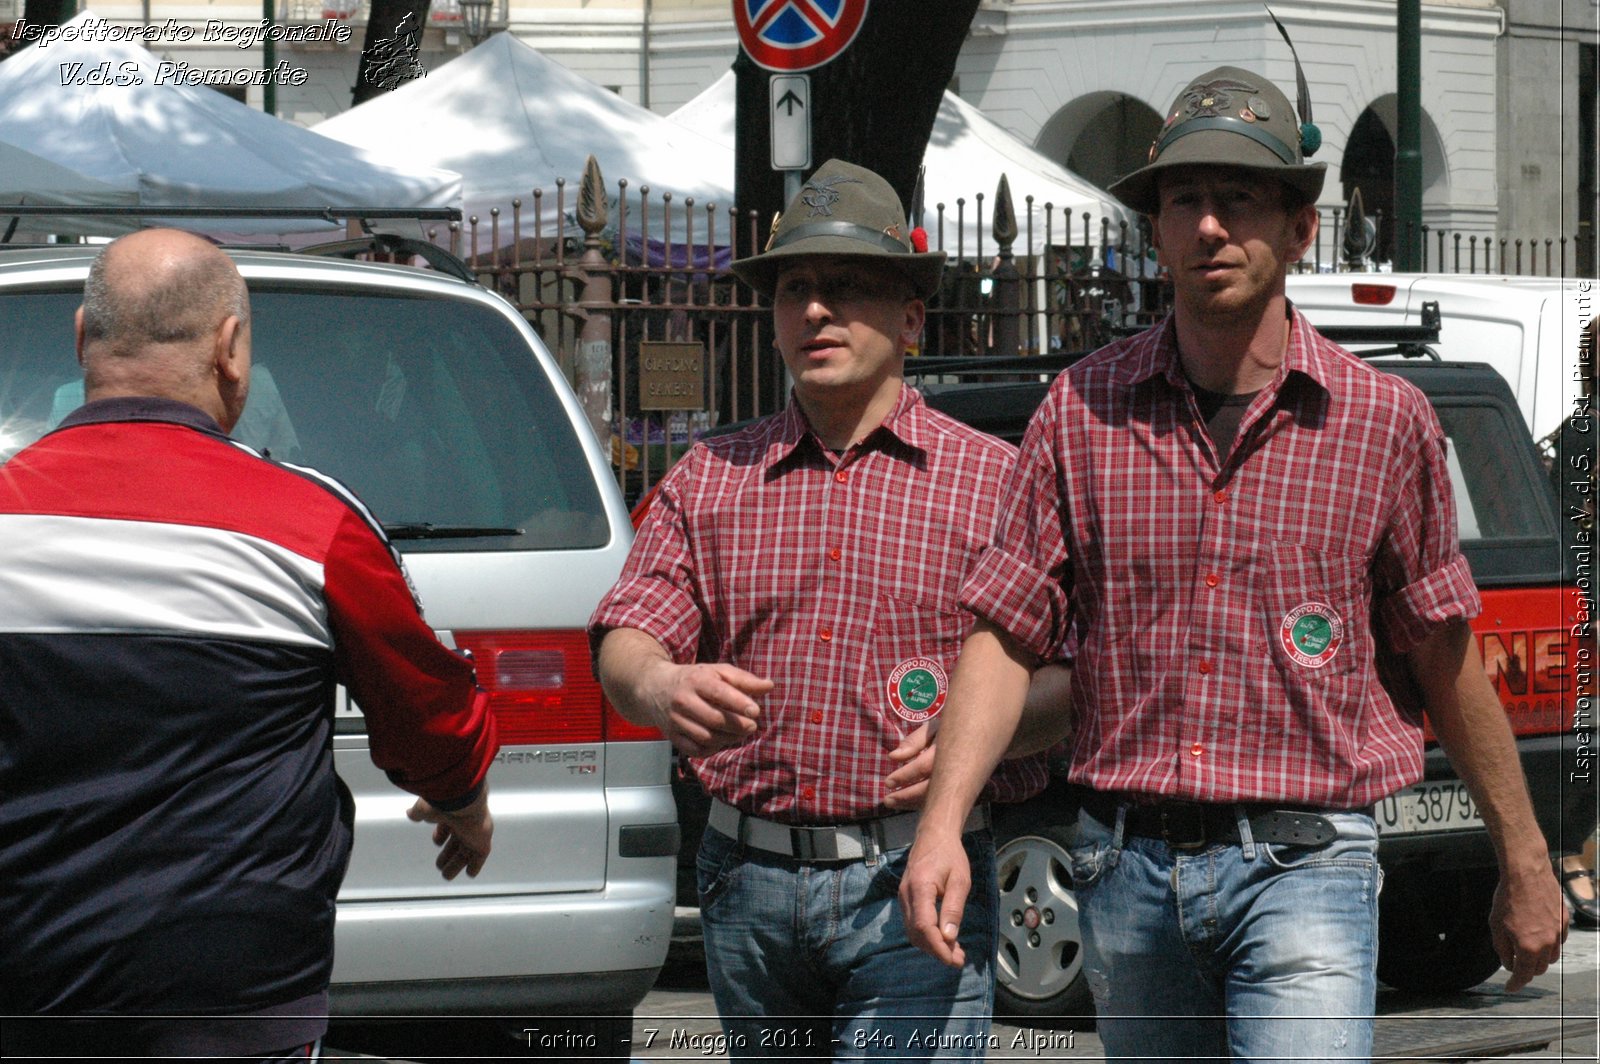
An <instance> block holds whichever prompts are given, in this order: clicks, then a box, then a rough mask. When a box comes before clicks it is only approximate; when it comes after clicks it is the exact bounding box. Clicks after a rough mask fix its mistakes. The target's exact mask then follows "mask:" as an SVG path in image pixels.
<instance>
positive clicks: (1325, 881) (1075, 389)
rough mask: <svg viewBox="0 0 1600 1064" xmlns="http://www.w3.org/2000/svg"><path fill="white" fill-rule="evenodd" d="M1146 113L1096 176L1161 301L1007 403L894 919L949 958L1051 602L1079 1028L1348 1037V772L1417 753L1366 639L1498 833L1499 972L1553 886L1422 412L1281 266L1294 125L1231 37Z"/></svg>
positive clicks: (1359, 939) (1365, 988)
mask: <svg viewBox="0 0 1600 1064" xmlns="http://www.w3.org/2000/svg"><path fill="white" fill-rule="evenodd" d="M1170 115H1171V117H1169V118H1168V120H1167V123H1166V125H1165V126H1164V127H1163V128H1162V131H1161V133H1160V134H1159V135H1158V137H1157V139H1156V142H1155V144H1154V145H1153V146H1152V148H1151V154H1150V163H1149V165H1147V166H1145V167H1144V168H1143V169H1140V170H1138V171H1136V172H1134V173H1133V174H1130V175H1128V176H1127V177H1125V178H1123V179H1122V180H1121V181H1119V182H1118V183H1117V184H1115V185H1113V186H1112V189H1111V190H1112V192H1113V193H1114V194H1116V195H1117V196H1118V197H1120V198H1121V199H1122V200H1123V201H1124V202H1125V203H1127V204H1129V205H1130V206H1131V207H1133V208H1134V209H1136V210H1139V211H1141V212H1143V213H1145V214H1148V215H1149V216H1150V219H1151V224H1152V227H1153V230H1154V234H1155V242H1156V245H1157V247H1158V248H1159V251H1160V256H1161V261H1162V264H1163V265H1164V266H1165V267H1166V268H1167V269H1168V270H1169V271H1170V273H1171V276H1172V283H1173V294H1174V310H1173V313H1172V314H1171V316H1170V317H1169V318H1168V319H1167V321H1165V322H1164V323H1163V324H1161V325H1160V326H1158V327H1156V328H1154V329H1152V330H1150V331H1148V332H1145V333H1143V334H1141V335H1139V336H1136V337H1133V338H1131V339H1128V340H1125V341H1121V342H1118V343H1115V344H1112V345H1110V346H1109V347H1107V348H1105V349H1102V350H1101V351H1098V352H1096V353H1095V354H1093V355H1091V356H1090V357H1088V358H1086V359H1085V360H1083V361H1082V362H1080V363H1078V364H1077V365H1075V366H1074V367H1072V368H1071V369H1069V370H1068V371H1067V372H1065V373H1063V374H1062V375H1061V376H1060V377H1059V378H1058V379H1057V380H1056V382H1055V384H1054V385H1053V386H1052V388H1051V390H1050V393H1049V396H1048V398H1047V399H1046V400H1045V402H1044V403H1043V405H1042V406H1041V407H1040V409H1039V411H1038V413H1037V414H1036V415H1035V417H1034V420H1033V422H1032V423H1031V425H1030V426H1029V429H1028V433H1027V436H1026V437H1025V439H1024V440H1023V444H1022V449H1021V455H1020V457H1019V459H1018V465H1017V468H1016V470H1015V471H1014V472H1013V474H1012V477H1011V480H1010V482H1009V484H1008V486H1007V489H1006V491H1005V492H1004V493H1003V495H1002V497H1003V498H1005V499H1006V500H1007V505H1008V509H1007V512H1006V513H1005V514H1003V515H1002V516H1001V519H1000V528H999V531H998V533H997V535H996V541H995V545H994V546H993V547H992V548H991V549H989V550H987V551H986V552H985V553H984V554H983V556H982V557H981V558H980V559H979V561H978V564H977V566H976V569H975V571H974V573H973V575H972V576H971V577H970V578H969V579H968V581H967V583H966V585H965V587H964V588H963V590H962V594H961V600H962V604H963V605H964V606H966V607H967V608H969V609H971V610H972V611H973V612H974V613H975V614H977V616H978V617H979V622H978V624H977V626H976V627H975V629H974V632H973V634H972V635H971V636H970V637H969V638H968V640H967V641H966V644H965V645H964V647H963V649H962V654H961V660H960V665H959V667H958V668H957V670H956V673H955V676H954V679H953V681H952V689H951V695H950V708H949V709H948V710H947V711H946V715H947V717H948V720H947V721H946V723H945V725H944V730H943V732H942V733H941V740H940V752H939V757H938V760H937V763H936V766H935V771H934V776H933V782H932V785H931V789H930V793H929V796H928V804H927V808H926V810H925V812H924V815H923V819H922V822H921V826H920V827H919V830H918V837H917V841H916V845H915V847H914V849H913V853H912V859H911V861H910V863H909V867H908V870H907V874H906V877H905V880H904V882H903V885H902V887H901V897H902V900H903V904H904V906H905V908H906V911H907V922H908V923H909V924H911V925H912V937H913V939H914V940H915V941H916V942H917V943H918V944H919V945H920V946H922V947H923V948H924V949H926V950H928V951H929V952H930V953H931V954H932V955H934V956H938V957H941V958H943V959H946V960H953V955H954V949H953V943H954V941H955V938H954V936H955V934H956V931H957V929H958V928H959V927H960V926H961V924H962V923H963V909H962V907H963V903H964V900H965V897H966V894H967V885H966V875H967V872H966V868H965V866H964V865H961V864H960V863H959V862H958V860H957V858H958V856H959V853H958V851H957V850H956V848H955V846H954V841H953V840H954V837H955V831H956V826H957V825H959V824H960V823H961V822H962V819H963V818H964V817H965V815H966V808H967V806H968V804H969V803H970V801H971V800H972V798H973V797H974V796H975V795H976V794H977V791H978V788H979V786H980V784H981V783H982V780H983V779H984V778H985V777H986V776H987V774H988V771H989V769H990V768H991V767H992V766H993V764H994V763H995V759H996V758H997V757H998V756H999V754H1000V752H1001V750H1002V749H1003V747H1004V746H1005V744H1006V742H1007V736H1009V734H1010V730H1011V726H1012V725H1013V724H1014V722H1015V721H1016V720H1017V717H1018V712H1019V710H1020V707H1021V704H1022V692H1023V690H1025V687H1026V684H1027V677H1028V669H1027V667H1026V664H1025V662H1026V661H1027V659H1028V657H1029V656H1030V655H1032V656H1035V657H1037V656H1040V655H1042V654H1044V653H1047V652H1048V650H1049V649H1050V648H1051V647H1052V646H1053V645H1055V641H1057V640H1059V638H1060V637H1061V636H1062V634H1063V633H1064V631H1065V630H1066V628H1067V627H1068V626H1069V625H1071V624H1073V623H1074V621H1075V622H1076V623H1077V624H1078V625H1079V626H1080V630H1081V632H1082V643H1081V648H1080V650H1079V653H1078V655H1077V659H1076V670H1075V673H1074V676H1073V684H1072V692H1071V705H1072V707H1073V708H1074V711H1075V714H1074V715H1075V720H1074V723H1073V740H1072V747H1071V754H1070V768H1069V774H1070V778H1071V779H1072V781H1073V782H1074V783H1075V784H1078V785H1080V787H1081V790H1082V801H1081V811H1080V815H1079V821H1078V836H1077V839H1076V842H1075V845H1074V847H1073V849H1072V851H1071V860H1072V876H1073V882H1074V887H1075V890H1076V894H1077V899H1078V902H1079V905H1080V927H1081V929H1082V933H1083V941H1084V957H1085V960H1084V970H1085V972H1086V976H1087V978H1088V980H1089V983H1090V988H1091V990H1092V992H1093V994H1094V997H1095V1005H1096V1010H1097V1012H1098V1013H1099V1015H1100V1021H1099V1026H1098V1030H1099V1034H1100V1037H1101V1038H1102V1040H1103V1041H1104V1043H1105V1047H1106V1051H1107V1055H1108V1057H1111V1058H1125V1057H1133V1056H1138V1057H1141V1058H1145V1059H1151V1058H1154V1059H1184V1058H1189V1057H1220V1058H1224V1059H1226V1058H1228V1057H1229V1056H1230V1055H1231V1056H1232V1057H1234V1058H1238V1059H1250V1060H1261V1059H1282V1058H1301V1059H1331V1058H1357V1059H1360V1058H1365V1057H1367V1056H1368V1054H1369V1053H1370V1051H1371V1043H1372V1021H1371V1017H1372V1013H1373V1006H1374V998H1375V982H1376V959H1377V942H1376V937H1377V934H1376V930H1377V896H1378V887H1379V881H1380V874H1379V870H1378V864H1377V831H1376V827H1375V824H1374V820H1373V817H1372V815H1371V806H1372V805H1373V803H1374V802H1376V801H1377V800H1378V799H1380V798H1382V797H1384V796H1385V795H1387V794H1390V793H1393V792H1394V791H1395V790H1397V789H1399V788H1400V787H1402V786H1405V785H1407V784H1410V783H1413V782H1415V781H1416V780H1417V779H1418V778H1419V777H1420V775H1421V769H1422V736H1421V722H1420V720H1418V719H1415V718H1413V717H1411V716H1407V715H1405V714H1403V713H1401V712H1400V711H1398V710H1397V709H1396V708H1395V706H1394V705H1393V703H1392V702H1391V701H1390V699H1389V697H1388V695H1387V694H1386V693H1385V691H1384V689H1383V687H1382V685H1381V684H1380V682H1379V679H1378V673H1377V669H1376V665H1375V654H1376V653H1377V652H1378V651H1379V649H1380V648H1381V649H1382V650H1383V651H1384V652H1386V653H1390V654H1393V655H1395V656H1396V659H1397V661H1399V660H1403V661H1404V662H1405V663H1406V664H1407V665H1409V669H1410V672H1411V674H1412V676H1413V677H1414V678H1415V680H1416V681H1417V684H1418V686H1419V688H1420V690H1421V692H1422V693H1423V695H1424V698H1425V702H1426V706H1427V710H1428V715H1429V718H1430V720H1431V722H1432V725H1433V728H1434V731H1435V733H1436V734H1437V735H1438V737H1439V740H1440V742H1441V743H1442V744H1443V746H1444V748H1445V751H1446V752H1447V753H1448V755H1449V757H1450V759H1451V762H1452V764H1453V765H1454V766H1455V768H1456V770H1457V771H1458V772H1459V774H1460V775H1461V777H1462V779H1463V780H1465V781H1466V783H1467V785H1468V786H1469V788H1470V789H1471V791H1472V794H1473V797H1474V798H1475V800H1476V801H1477V803H1478V806H1479V807H1480V809H1481V810H1482V814H1483V819H1484V822H1485V824H1486V825H1487V827H1488V829H1489V833H1490V836H1491V838H1492V840H1493V842H1494V845H1495V848H1496V852H1497V855H1498V857H1499V860H1500V868H1501V882H1500V891H1499V894H1498V896H1497V901H1496V905H1495V909H1494V914H1493V922H1494V934H1495V942H1496V946H1497V948H1498V950H1499V952H1500V955H1501V957H1502V959H1503V961H1504V963H1505V965H1506V967H1507V968H1510V969H1511V971H1512V977H1511V980H1510V982H1509V983H1508V984H1507V989H1508V990H1511V991H1515V990H1517V989H1519V988H1520V987H1521V986H1523V985H1524V984H1525V983H1527V981H1528V980H1529V979H1531V978H1532V977H1534V976H1535V975H1537V974H1539V973H1540V972H1542V971H1544V970H1545V968H1546V967H1547V966H1548V965H1549V964H1550V963H1552V962H1553V961H1554V960H1556V959H1557V957H1558V956H1559V954H1560V946H1561V942H1562V940H1563V939H1564V937H1565V934H1566V916H1565V913H1564V911H1563V909H1562V905H1561V898H1560V894H1559V890H1558V888H1557V886H1556V883H1555V880H1554V877H1553V876H1552V874H1551V870H1550V863H1549V860H1548V857H1547V856H1546V853H1545V844H1544V840H1543V839H1542V838H1541V837H1540V832H1539V827H1538V825H1537V823H1536V822H1535V821H1534V817H1533V811H1532V808H1531V805H1530V803H1529V800H1528V795H1527V788H1526V785H1525V783H1524V782H1523V779H1522V774H1521V767H1520V764H1519V762H1518V760H1517V753H1516V748H1515V744H1514V741H1513V739H1512V735H1511V731H1510V728H1509V726H1508V725H1507V722H1506V718H1505V714H1504V712H1503V711H1502V710H1501V708H1500V705H1499V701H1498V699H1497V698H1496V696H1495V693H1494V691H1493V689H1492V688H1491V687H1490V685H1489V682H1488V680H1487V678H1486V676H1485V674H1484V669H1483V665H1482V663H1481V661H1480V659H1479V656H1478V651H1477V647H1476V643H1475V642H1474V640H1473V639H1472V638H1471V632H1470V629H1469V627H1468V624H1467V622H1468V620H1469V619H1470V618H1471V617H1472V616H1473V615H1475V614H1476V613H1477V611H1478V609H1479V602H1478V596H1477V592H1476V589H1475V588H1474V585H1473V581H1472V577H1471V573H1470V572H1469V571H1468V568H1467V564H1466V560H1465V559H1464V558H1463V557H1462V556H1461V553H1460V549H1459V542H1458V537H1457V532H1456V525H1455V513H1454V508H1453V502H1452V495H1451V485H1450V478H1449V473H1448V471H1447V469H1446V464H1445V441H1444V436H1443V432H1442V430H1441V428H1440V426H1439V423H1438V420H1437V418H1436V417H1435V415H1434V413H1433V410H1432V408H1431V407H1430V405H1429V404H1428V402H1427V400H1426V399H1425V398H1424V397H1423V396H1422V394H1421V393H1420V392H1418V391H1417V390H1416V389H1415V388H1413V387H1412V386H1411V385H1409V384H1407V383H1405V382H1402V381H1401V380H1399V379H1398V378H1396V377H1393V376H1391V375H1388V374H1385V373H1382V372H1380V371H1379V370H1377V369H1375V368H1373V367H1371V366H1368V365H1365V364H1363V363H1362V362H1361V361H1360V360H1358V359H1356V358H1355V357H1354V356H1352V355H1350V354H1349V353H1347V352H1345V351H1343V350H1342V349H1340V348H1339V347H1337V346H1335V345H1334V344H1332V343H1329V342H1328V341H1326V340H1324V339H1323V338H1322V337H1320V336H1319V335H1317V333H1316V332H1315V331H1313V330H1312V329H1311V327H1310V326H1309V325H1308V324H1307V323H1306V321H1305V319H1304V318H1303V317H1301V316H1300V314H1299V313H1298V312H1297V311H1295V310H1294V309H1293V308H1292V307H1291V306H1289V304H1288V302H1287V300H1286V298H1285V295H1284V288H1285V285H1284V278H1285V274H1286V273H1287V270H1288V266H1289V264H1290V263H1291V262H1294V261H1296V260H1298V259H1299V258H1300V257H1301V256H1302V255H1303V254H1304V253H1305V252H1306V250H1307V249H1308V248H1309V247H1310V246H1311V245H1312V242H1313V241H1314V239H1315V236H1316V231H1317V213H1316V209H1315V207H1314V203H1315V201H1316V197H1317V195H1318V192H1319V191H1320V189H1321V186H1322V179H1323V167H1322V166H1321V164H1315V165H1307V164H1305V163H1304V161H1303V158H1304V153H1305V152H1306V151H1308V150H1310V149H1309V148H1308V145H1311V146H1314V145H1312V142H1313V141H1314V140H1316V139H1318V138H1317V137H1316V136H1315V127H1314V126H1311V125H1310V123H1309V115H1303V116H1302V117H1303V118H1304V119H1305V122H1304V124H1303V125H1302V123H1301V122H1298V121H1297V120H1296V117H1295V113H1294V111H1293V110H1291V108H1290V106H1289V102H1288V100H1287V99H1286V98H1285V97H1284V95H1283V93H1282V92H1280V91H1279V90H1278V89H1277V88H1276V87H1274V86H1273V85H1272V84H1271V83H1270V82H1268V81H1266V80H1265V79H1264V78H1261V77H1259V76H1257V75H1255V74H1253V73H1251V72H1249V71H1245V70H1239V69H1235V68H1228V67H1224V68H1220V69H1217V70H1213V71H1211V72H1209V73H1207V74H1204V75H1202V76H1201V77H1200V78H1197V79H1196V80H1195V81H1194V82H1193V83H1191V84H1190V85H1189V86H1188V87H1187V88H1186V89H1185V90H1184V91H1183V93H1182V94H1180V95H1179V97H1178V99H1177V101H1176V102H1175V103H1174V105H1173V107H1172V109H1171V111H1170Z"/></svg>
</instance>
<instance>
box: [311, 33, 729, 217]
mask: <svg viewBox="0 0 1600 1064" xmlns="http://www.w3.org/2000/svg"><path fill="white" fill-rule="evenodd" d="M312 128H313V129H314V130H315V131H316V132H318V133H322V134H325V135H326V136H329V137H333V138H335V139H337V140H340V141H343V142H345V143H347V144H353V145H357V146H359V147H363V148H370V149H372V150H383V151H403V152H404V154H405V157H406V158H408V159H414V160H416V161H417V162H420V163H424V164H426V165H430V166H443V167H448V168H449V169H452V170H456V171H459V172H460V173H461V177H462V192H463V197H464V199H465V203H466V206H465V209H466V212H467V215H468V216H471V215H474V214H476V215H477V216H478V218H479V237H480V240H485V241H487V239H488V234H489V228H488V223H489V209H490V208H491V207H499V208H500V217H501V224H500V232H501V242H502V243H507V242H509V241H510V239H511V234H510V229H511V201H512V200H513V199H520V200H521V201H522V235H523V236H524V237H525V238H526V237H529V236H531V235H532V234H533V232H534V223H533V215H534V209H533V196H532V191H533V190H534V189H535V188H539V189H542V190H543V193H544V195H543V197H542V199H541V201H540V210H539V213H540V216H541V218H542V219H543V221H542V226H543V228H542V232H543V235H545V236H547V237H549V236H554V235H555V234H556V232H557V229H556V226H557V212H556V185H555V182H556V178H558V177H560V178H565V179H566V191H565V195H564V200H565V215H566V218H565V224H566V227H567V231H568V232H570V231H572V229H573V227H574V226H575V221H574V220H575V218H576V209H577V199H578V186H579V183H580V182H581V180H582V178H583V170H584V164H585V162H586V161H587V159H588V157H589V156H590V155H593V156H594V157H595V159H596V161H598V162H599V164H600V171H601V174H602V175H603V176H604V178H605V184H606V196H607V199H608V201H611V202H612V203H613V207H612V210H611V218H610V221H611V224H612V225H615V224H616V221H617V218H616V210H615V206H614V203H615V200H616V195H617V190H618V181H619V180H620V179H626V180H627V182H628V211H629V222H628V224H629V228H630V230H632V231H636V227H637V225H638V217H639V213H638V212H639V197H638V195H637V192H638V190H639V188H640V186H641V185H648V186H649V187H650V211H651V214H650V219H651V220H650V225H649V230H650V235H651V236H652V237H656V238H659V236H660V234H661V231H662V230H661V221H662V211H661V196H660V194H661V193H662V192H671V193H672V202H673V217H674V218H675V219H678V221H677V224H675V225H674V226H673V230H672V232H673V234H674V239H682V234H683V232H684V228H685V227H684V225H683V223H682V221H681V216H682V212H681V205H682V204H683V202H684V200H685V198H686V197H693V198H694V201H695V204H696V211H697V216H696V227H695V231H694V237H695V240H696V242H697V243H698V242H700V241H702V240H704V239H705V222H704V218H705V214H704V209H703V208H704V206H705V204H707V203H715V204H716V205H717V207H718V208H719V210H718V213H719V215H720V219H721V224H722V225H723V226H724V227H725V226H726V224H727V222H726V219H727V208H729V207H731V206H732V205H733V147H732V142H731V141H730V142H726V143H724V142H720V141H709V140H707V139H705V138H704V137H701V136H700V135H698V134H696V133H694V132H692V131H689V130H686V129H684V128H683V127H682V126H679V125H676V124H674V123H672V122H668V121H667V120H666V119H664V118H662V117H661V116H659V115H657V114H654V113H652V112H650V111H647V110H645V109H644V108H642V107H638V106H635V105H634V104H631V103H629V102H627V101H626V100H624V99H623V98H622V97H620V96H618V95H617V94H616V93H614V92H611V91H609V90H607V89H604V88H601V87H600V86H598V85H596V84H594V83H593V82H590V81H588V80H587V79H585V78H583V77H581V76H579V75H577V74H574V73H573V72H572V71H570V70H568V69H566V68H565V67H563V66H562V65H561V64H559V63H557V62H555V61H554V60H551V59H547V58H545V57H544V56H543V55H541V54H540V53H539V52H538V51H536V50H535V49H533V48H531V47H529V46H528V45H526V44H524V43H523V42H521V41H519V40H518V39H517V38H515V37H513V36H512V35H511V34H509V33H497V34H495V35H494V36H492V37H490V38H489V39H488V40H486V41H484V42H483V43H482V44H480V45H478V46H477V47H476V48H474V49H472V50H471V51H469V52H467V53H466V54H465V55H462V56H460V57H458V58H456V59H452V60H451V61H450V62H448V63H445V64H444V65H443V66H441V67H439V68H437V69H435V70H431V71H429V72H428V76H427V77H425V78H418V79H417V80H415V81H412V82H409V83H408V84H406V85H403V86H401V87H400V88H398V89H396V90H395V91H393V92H390V93H385V94H384V95H383V96H380V97H378V98H376V99H373V100H369V101H367V102H366V103H363V104H361V105H360V106H358V107H353V108H351V109H350V110H348V111H345V112H344V113H342V114H339V115H335V116H334V117H332V118H330V119H328V120H327V121H325V122H321V123H319V124H317V125H316V126H313V127H312ZM724 242H725V241H724Z"/></svg>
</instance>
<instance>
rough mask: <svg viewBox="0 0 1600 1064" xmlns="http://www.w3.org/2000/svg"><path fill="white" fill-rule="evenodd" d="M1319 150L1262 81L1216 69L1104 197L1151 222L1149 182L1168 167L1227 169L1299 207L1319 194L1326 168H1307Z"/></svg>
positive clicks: (1308, 127)
mask: <svg viewBox="0 0 1600 1064" xmlns="http://www.w3.org/2000/svg"><path fill="white" fill-rule="evenodd" d="M1321 144H1322V135H1321V134H1320V133H1319V132H1318V131H1317V127H1316V126H1315V125H1313V124H1312V123H1311V122H1310V120H1309V117H1308V118H1307V120H1305V121H1303V122H1302V121H1301V119H1300V117H1299V116H1297V115H1296V113H1295V109H1294V108H1293V107H1291V106H1290V105H1289V100H1288V98H1287V97H1286V96H1284V94H1283V93H1282V92H1281V91H1279V89H1278V87H1277V86H1276V85H1274V84H1272V82H1270V81H1268V80H1267V79H1266V78H1263V77H1261V76H1260V75H1257V74H1252V73H1251V72H1250V71H1248V70H1242V69H1240V68H1239V67H1231V66H1223V67H1217V68H1216V69H1215V70H1210V71H1207V72H1206V73H1204V74H1201V75H1200V76H1199V77H1198V78H1195V79H1194V80H1193V81H1191V82H1190V83H1189V84H1188V85H1187V86H1185V87H1184V90H1183V91H1182V92H1180V93H1179V94H1178V98H1177V99H1176V100H1174V101H1173V103H1172V106H1171V107H1170V108H1168V109H1167V121H1166V124H1165V125H1163V126H1162V127H1161V132H1160V133H1159V134H1157V135H1156V139H1155V142H1154V143H1152V144H1151V145H1150V161H1149V162H1148V163H1147V164H1146V165H1145V166H1143V167H1142V168H1140V169H1138V170H1135V171H1134V172H1133V173H1131V174H1128V175H1127V176H1126V177H1123V178H1121V179H1120V180H1118V181H1116V182H1115V183H1114V184H1112V186H1111V187H1110V188H1109V189H1107V191H1108V192H1110V193H1111V194H1112V195H1113V196H1115V197H1117V198H1118V199H1119V200H1121V201H1122V202H1123V203H1126V204H1127V205H1128V206H1129V207H1132V208H1133V209H1134V210H1136V211H1138V212H1140V213H1141V214H1155V213H1156V208H1157V206H1158V204H1159V201H1158V197H1157V184H1158V182H1157V178H1158V177H1159V175H1160V173H1161V171H1163V170H1166V169H1169V168H1171V167H1174V166H1235V167H1241V168H1243V169H1246V170H1255V171H1258V172H1260V173H1262V174H1265V175H1267V176H1270V177H1276V178H1278V179H1279V180H1281V181H1283V182H1285V183H1287V184H1288V185H1290V186H1291V187H1292V188H1294V189H1295V190H1296V191H1297V192H1298V193H1299V194H1300V195H1301V196H1302V197H1303V198H1304V199H1305V201H1306V202H1307V203H1315V202H1316V200H1317V196H1318V195H1320V194H1321V192H1322V179H1323V177H1324V176H1325V175H1326V173H1327V169H1328V166H1327V164H1326V163H1307V162H1306V161H1305V158H1306V156H1307V155H1311V154H1313V153H1314V152H1315V151H1316V150H1317V148H1318V147H1320V146H1321Z"/></svg>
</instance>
